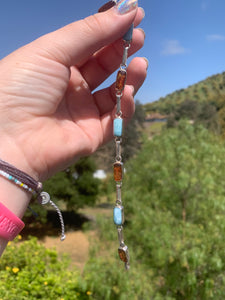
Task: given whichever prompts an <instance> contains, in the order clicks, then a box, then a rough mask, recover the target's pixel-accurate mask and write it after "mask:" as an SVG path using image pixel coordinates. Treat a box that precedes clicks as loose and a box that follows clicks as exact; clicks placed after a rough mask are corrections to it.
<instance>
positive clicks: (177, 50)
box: [161, 40, 190, 56]
mask: <svg viewBox="0 0 225 300" xmlns="http://www.w3.org/2000/svg"><path fill="white" fill-rule="evenodd" d="M188 52H190V51H189V49H186V48H184V47H183V46H182V45H181V44H180V42H179V41H178V40H166V41H165V42H164V43H163V49H162V51H161V54H162V55H164V56H167V55H178V54H185V53H188Z"/></svg>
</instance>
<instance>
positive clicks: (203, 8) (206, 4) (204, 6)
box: [201, 0, 211, 11]
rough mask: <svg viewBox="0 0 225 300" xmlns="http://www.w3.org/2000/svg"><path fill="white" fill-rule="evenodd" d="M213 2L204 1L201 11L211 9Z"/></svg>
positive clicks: (209, 0)
mask: <svg viewBox="0 0 225 300" xmlns="http://www.w3.org/2000/svg"><path fill="white" fill-rule="evenodd" d="M210 2H211V0H202V2H201V10H202V11H206V10H208V8H209V7H210Z"/></svg>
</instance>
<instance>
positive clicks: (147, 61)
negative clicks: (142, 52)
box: [142, 57, 149, 70]
mask: <svg viewBox="0 0 225 300" xmlns="http://www.w3.org/2000/svg"><path fill="white" fill-rule="evenodd" d="M142 58H143V59H144V61H145V62H146V70H148V65H149V60H148V59H147V58H146V57H142Z"/></svg>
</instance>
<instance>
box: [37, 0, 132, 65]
mask: <svg viewBox="0 0 225 300" xmlns="http://www.w3.org/2000/svg"><path fill="white" fill-rule="evenodd" d="M124 7H125V8H124ZM136 13H137V0H122V1H120V2H119V3H118V4H117V5H116V6H115V7H113V8H111V9H110V10H108V11H106V12H103V13H97V14H95V15H92V16H89V17H87V18H85V19H83V20H80V21H77V22H74V23H71V24H69V25H67V26H65V27H63V28H61V29H59V30H57V31H54V32H52V33H49V34H47V35H45V36H43V37H41V38H39V39H37V40H36V41H35V42H33V43H32V44H33V46H34V44H36V46H37V49H38V51H41V50H43V51H44V53H43V54H44V55H45V56H46V55H47V56H49V58H52V59H54V60H57V61H58V62H60V63H62V64H64V65H66V66H68V67H69V66H72V65H76V64H80V63H81V62H84V61H85V60H87V59H88V58H89V57H90V56H91V55H92V54H93V53H95V52H96V51H97V50H99V49H101V48H102V47H104V46H105V45H108V44H110V43H112V42H114V41H115V40H117V39H119V38H120V37H121V36H123V34H125V33H126V31H127V30H128V28H129V27H130V25H131V23H132V22H133V21H134V19H135V16H136ZM39 54H41V53H40V52H39Z"/></svg>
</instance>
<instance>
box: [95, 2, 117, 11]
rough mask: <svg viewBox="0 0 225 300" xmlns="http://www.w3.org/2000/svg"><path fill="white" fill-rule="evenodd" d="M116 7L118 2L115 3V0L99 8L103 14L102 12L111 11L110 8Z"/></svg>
mask: <svg viewBox="0 0 225 300" xmlns="http://www.w3.org/2000/svg"><path fill="white" fill-rule="evenodd" d="M115 5H116V0H115V1H113V0H112V1H108V2H107V3H105V4H104V5H102V6H101V7H100V8H99V10H98V12H99V13H101V12H104V11H107V10H109V9H110V8H112V7H113V6H115Z"/></svg>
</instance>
